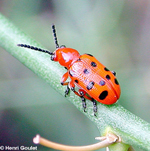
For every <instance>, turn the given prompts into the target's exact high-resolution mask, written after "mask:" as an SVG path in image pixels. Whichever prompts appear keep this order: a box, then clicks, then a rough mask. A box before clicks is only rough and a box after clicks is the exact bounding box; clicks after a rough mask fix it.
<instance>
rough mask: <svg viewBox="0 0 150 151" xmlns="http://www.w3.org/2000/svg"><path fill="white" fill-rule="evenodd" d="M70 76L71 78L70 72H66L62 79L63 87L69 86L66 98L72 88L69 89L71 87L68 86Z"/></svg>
mask: <svg viewBox="0 0 150 151" xmlns="http://www.w3.org/2000/svg"><path fill="white" fill-rule="evenodd" d="M68 76H69V74H68V72H66V73H65V74H64V75H63V76H62V78H61V85H63V86H64V85H67V89H66V91H65V97H66V96H67V95H68V94H69V92H70V88H69V86H68V84H69V82H66V80H67V79H68Z"/></svg>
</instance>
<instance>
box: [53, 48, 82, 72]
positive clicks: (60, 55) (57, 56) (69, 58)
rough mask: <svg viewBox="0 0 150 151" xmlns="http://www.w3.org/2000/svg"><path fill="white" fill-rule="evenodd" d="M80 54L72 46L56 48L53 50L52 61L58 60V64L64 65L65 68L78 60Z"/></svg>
mask: <svg viewBox="0 0 150 151" xmlns="http://www.w3.org/2000/svg"><path fill="white" fill-rule="evenodd" d="M79 57H80V54H79V53H78V51H77V50H75V49H72V48H58V49H56V51H55V52H54V61H58V62H59V63H60V65H62V66H64V67H66V68H67V69H69V68H70V66H71V65H72V64H73V63H74V62H75V61H76V60H78V59H79Z"/></svg>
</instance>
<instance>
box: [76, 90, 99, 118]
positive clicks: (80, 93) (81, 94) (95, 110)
mask: <svg viewBox="0 0 150 151" xmlns="http://www.w3.org/2000/svg"><path fill="white" fill-rule="evenodd" d="M78 95H79V96H80V97H83V98H84V99H83V98H81V99H82V105H84V102H85V98H86V99H88V100H90V101H92V102H93V111H94V116H96V112H97V102H96V101H95V100H94V99H93V98H91V97H90V96H87V95H86V92H85V91H84V90H82V89H79V92H78ZM83 108H84V107H83ZM85 108H86V104H85ZM85 108H84V109H85Z"/></svg>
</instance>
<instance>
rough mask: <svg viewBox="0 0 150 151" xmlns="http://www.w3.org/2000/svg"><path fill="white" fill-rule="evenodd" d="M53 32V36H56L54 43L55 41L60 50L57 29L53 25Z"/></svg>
mask: <svg viewBox="0 0 150 151" xmlns="http://www.w3.org/2000/svg"><path fill="white" fill-rule="evenodd" d="M52 31H53V36H54V41H55V45H56V48H59V44H58V40H57V35H56V28H55V25H54V24H52Z"/></svg>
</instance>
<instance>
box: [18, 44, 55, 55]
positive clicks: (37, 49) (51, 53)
mask: <svg viewBox="0 0 150 151" xmlns="http://www.w3.org/2000/svg"><path fill="white" fill-rule="evenodd" d="M17 46H19V47H24V48H29V49H32V50H36V51H41V52H45V53H48V54H49V55H53V52H50V51H48V50H44V49H41V48H37V47H34V46H30V45H26V44H17Z"/></svg>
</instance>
